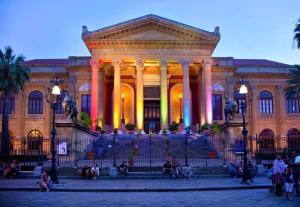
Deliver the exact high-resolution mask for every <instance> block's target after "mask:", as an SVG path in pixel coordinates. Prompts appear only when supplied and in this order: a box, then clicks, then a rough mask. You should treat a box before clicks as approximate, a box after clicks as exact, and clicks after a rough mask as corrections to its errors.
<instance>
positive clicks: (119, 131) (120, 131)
mask: <svg viewBox="0 0 300 207" xmlns="http://www.w3.org/2000/svg"><path fill="white" fill-rule="evenodd" d="M110 134H114V132H111V133H110ZM117 134H124V133H123V132H122V130H121V129H118V130H117Z"/></svg>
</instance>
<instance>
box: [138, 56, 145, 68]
mask: <svg viewBox="0 0 300 207" xmlns="http://www.w3.org/2000/svg"><path fill="white" fill-rule="evenodd" d="M144 63H145V60H144V59H142V58H138V59H136V69H144Z"/></svg>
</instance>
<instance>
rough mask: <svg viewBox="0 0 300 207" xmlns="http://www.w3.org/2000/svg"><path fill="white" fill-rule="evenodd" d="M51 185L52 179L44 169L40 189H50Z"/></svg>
mask: <svg viewBox="0 0 300 207" xmlns="http://www.w3.org/2000/svg"><path fill="white" fill-rule="evenodd" d="M50 187H51V179H50V176H49V175H48V173H47V171H43V173H42V175H41V179H40V191H45V190H46V191H47V192H48V191H49V190H50Z"/></svg>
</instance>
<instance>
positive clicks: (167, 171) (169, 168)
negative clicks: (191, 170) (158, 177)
mask: <svg viewBox="0 0 300 207" xmlns="http://www.w3.org/2000/svg"><path fill="white" fill-rule="evenodd" d="M163 173H164V174H165V175H171V174H172V173H173V166H172V164H171V163H170V161H169V160H167V161H166V163H165V164H164V165H163Z"/></svg>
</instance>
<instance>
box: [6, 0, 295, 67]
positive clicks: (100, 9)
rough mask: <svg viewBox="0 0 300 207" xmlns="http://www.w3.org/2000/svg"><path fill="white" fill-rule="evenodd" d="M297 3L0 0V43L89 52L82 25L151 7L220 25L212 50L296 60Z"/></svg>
mask: <svg viewBox="0 0 300 207" xmlns="http://www.w3.org/2000/svg"><path fill="white" fill-rule="evenodd" d="M299 8H300V1H299V0H243V1H241V0H226V1H221V0H209V1H203V0H184V1H183V0H136V1H131V0H119V1H117V0H97V1H96V0H82V1H79V0H78V1H77V0H51V1H50V0H48V1H46V0H45V1H42V0H26V1H20V0H0V19H1V21H0V28H1V32H0V48H1V49H3V48H4V46H7V45H10V46H12V47H13V48H14V50H15V52H16V53H17V54H23V55H24V56H25V57H26V58H27V60H29V59H35V58H67V57H68V56H73V55H75V56H87V55H89V52H88V50H87V49H86V47H85V45H84V43H83V42H82V40H81V28H82V25H86V26H87V27H88V29H89V30H95V29H100V28H102V27H106V26H109V25H112V24H115V23H119V22H122V21H126V20H129V19H132V18H136V17H140V16H143V15H146V14H150V13H152V14H156V15H159V16H162V17H166V18H169V19H172V20H176V21H179V22H182V23H185V24H188V25H191V26H195V27H198V28H201V29H204V30H208V31H213V29H214V27H215V26H220V32H221V40H220V42H219V44H218V46H217V48H216V50H215V52H214V54H213V56H232V57H235V58H260V59H270V60H275V61H278V62H283V63H288V64H296V63H298V64H300V50H297V49H295V48H293V28H294V25H295V23H296V21H297V19H298V18H300V13H299Z"/></svg>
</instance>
